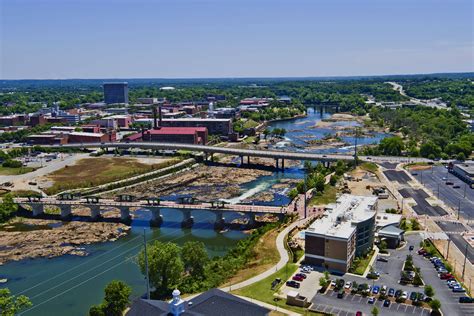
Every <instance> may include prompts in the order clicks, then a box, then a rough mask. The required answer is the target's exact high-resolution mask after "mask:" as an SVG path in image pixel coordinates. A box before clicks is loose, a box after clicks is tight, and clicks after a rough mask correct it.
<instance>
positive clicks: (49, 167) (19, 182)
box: [0, 154, 90, 191]
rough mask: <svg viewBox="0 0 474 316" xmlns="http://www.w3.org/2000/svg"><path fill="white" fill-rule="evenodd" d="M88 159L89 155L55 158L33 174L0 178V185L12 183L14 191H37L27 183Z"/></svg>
mask: <svg viewBox="0 0 474 316" xmlns="http://www.w3.org/2000/svg"><path fill="white" fill-rule="evenodd" d="M87 157H90V155H89V154H73V155H69V156H66V157H65V158H63V159H60V158H56V159H54V160H52V161H50V162H47V163H45V166H44V167H42V168H39V169H36V170H35V171H33V172H29V173H25V174H20V175H11V176H0V183H4V182H12V183H13V189H14V190H34V191H38V188H37V187H36V186H31V185H29V184H28V182H30V181H32V180H35V179H37V178H39V177H42V176H46V175H48V174H50V173H52V172H54V171H56V170H59V169H62V168H64V167H65V166H67V165H73V164H75V163H76V162H77V161H78V160H80V159H83V158H87Z"/></svg>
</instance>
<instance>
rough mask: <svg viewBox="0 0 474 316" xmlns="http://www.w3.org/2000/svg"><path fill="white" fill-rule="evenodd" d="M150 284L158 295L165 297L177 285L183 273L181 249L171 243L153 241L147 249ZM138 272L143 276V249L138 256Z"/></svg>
mask: <svg viewBox="0 0 474 316" xmlns="http://www.w3.org/2000/svg"><path fill="white" fill-rule="evenodd" d="M147 255H148V271H149V276H150V283H151V285H152V286H154V287H155V288H156V291H157V294H158V295H166V294H169V293H170V290H171V289H172V288H173V287H175V286H177V285H178V284H179V281H180V279H181V276H182V274H183V272H184V264H183V261H182V259H181V249H180V248H179V246H177V245H176V244H174V243H171V242H166V243H163V242H160V241H155V242H153V243H151V244H150V245H149V246H148V247H147ZM138 264H139V266H140V270H141V271H142V273H143V274H145V252H144V249H142V250H141V251H140V253H139V254H138Z"/></svg>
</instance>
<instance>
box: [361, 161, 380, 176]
mask: <svg viewBox="0 0 474 316" xmlns="http://www.w3.org/2000/svg"><path fill="white" fill-rule="evenodd" d="M360 168H361V169H363V170H365V171H369V172H372V173H376V172H377V170H378V169H379V168H378V166H377V165H376V164H375V163H373V162H364V163H361V164H360Z"/></svg>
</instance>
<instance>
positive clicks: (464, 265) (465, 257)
mask: <svg viewBox="0 0 474 316" xmlns="http://www.w3.org/2000/svg"><path fill="white" fill-rule="evenodd" d="M467 247H469V243H467V242H466V250H464V264H463V266H462V278H463V281H465V280H464V272H465V271H466V260H467Z"/></svg>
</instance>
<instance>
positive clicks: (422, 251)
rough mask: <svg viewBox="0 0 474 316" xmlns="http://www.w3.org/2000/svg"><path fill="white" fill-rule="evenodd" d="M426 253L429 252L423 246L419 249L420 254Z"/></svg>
mask: <svg viewBox="0 0 474 316" xmlns="http://www.w3.org/2000/svg"><path fill="white" fill-rule="evenodd" d="M424 253H427V251H426V250H425V249H423V248H420V249H418V254H419V255H422V254H424Z"/></svg>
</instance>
